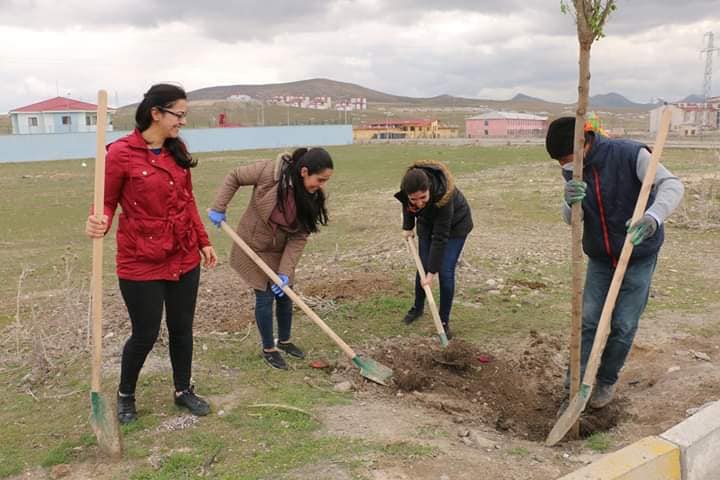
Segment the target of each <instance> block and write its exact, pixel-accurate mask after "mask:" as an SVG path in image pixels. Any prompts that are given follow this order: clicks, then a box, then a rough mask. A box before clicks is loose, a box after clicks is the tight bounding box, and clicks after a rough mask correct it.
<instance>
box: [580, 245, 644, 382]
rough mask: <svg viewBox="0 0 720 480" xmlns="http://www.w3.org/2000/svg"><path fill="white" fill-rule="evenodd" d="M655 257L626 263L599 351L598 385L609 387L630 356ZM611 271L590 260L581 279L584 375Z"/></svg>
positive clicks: (608, 264) (608, 285)
mask: <svg viewBox="0 0 720 480" xmlns="http://www.w3.org/2000/svg"><path fill="white" fill-rule="evenodd" d="M656 264H657V254H655V255H650V256H648V257H643V258H635V259H632V260H631V261H630V263H628V267H627V270H626V272H625V277H624V278H623V282H622V285H621V287H620V292H619V293H618V297H617V300H616V302H615V309H614V310H613V314H612V319H611V323H610V336H609V337H608V339H607V344H606V345H605V350H604V351H603V355H602V360H601V363H600V369H599V370H598V372H597V376H596V380H597V383H598V384H605V385H613V384H615V382H617V380H618V376H619V374H620V370H621V369H622V367H623V365H624V364H625V359H626V358H627V356H628V353H630V347H632V344H633V340H634V339H635V332H637V328H638V323H639V322H640V316H641V315H642V313H643V311H644V310H645V306H646V305H647V302H648V297H649V295H650V283H651V281H652V276H653V273H654V272H655V265H656ZM613 273H615V269H614V268H613V266H612V265H611V264H610V263H608V262H605V261H602V260H595V259H592V258H590V259H589V260H588V266H587V274H586V276H585V290H584V291H583V319H582V349H581V354H580V365H581V367H580V371H581V372H582V374H583V375H584V373H585V367H586V365H587V363H588V359H589V358H590V352H591V350H592V345H593V341H594V340H595V332H596V331H597V327H598V323H599V322H600V316H601V313H602V309H603V305H604V304H605V297H607V293H608V290H609V289H610V282H611V281H612V277H613Z"/></svg>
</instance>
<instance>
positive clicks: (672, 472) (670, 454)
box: [560, 437, 681, 480]
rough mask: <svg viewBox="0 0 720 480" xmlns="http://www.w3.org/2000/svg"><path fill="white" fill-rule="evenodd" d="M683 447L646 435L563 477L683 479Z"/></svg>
mask: <svg viewBox="0 0 720 480" xmlns="http://www.w3.org/2000/svg"><path fill="white" fill-rule="evenodd" d="M680 479H681V476H680V449H679V448H678V447H677V445H675V444H673V443H671V442H668V441H666V440H663V439H662V438H659V437H646V438H643V439H642V440H639V441H637V442H635V443H633V444H632V445H628V446H627V447H625V448H623V449H621V450H618V451H617V452H613V453H610V454H608V455H605V456H604V457H602V458H601V459H600V460H598V461H596V462H594V463H591V464H590V465H588V466H586V467H584V468H581V469H580V470H576V471H574V472H572V473H570V474H568V475H565V476H564V477H562V478H561V479H560V480H680Z"/></svg>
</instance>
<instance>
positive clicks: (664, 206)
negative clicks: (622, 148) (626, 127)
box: [637, 148, 685, 225]
mask: <svg viewBox="0 0 720 480" xmlns="http://www.w3.org/2000/svg"><path fill="white" fill-rule="evenodd" d="M650 158H651V156H650V152H648V151H647V150H646V149H644V148H641V149H640V152H639V153H638V157H637V177H638V179H639V180H640V181H641V182H642V180H643V178H645V172H647V169H648V165H649V164H650ZM653 189H654V190H655V201H654V202H653V203H652V205H650V207H649V208H648V209H647V214H648V215H650V216H651V217H653V218H654V219H655V220H657V222H658V224H659V225H662V223H663V222H664V221H665V220H666V219H667V218H668V217H669V216H670V215H671V214H672V213H673V212H674V211H675V209H676V208H677V207H678V206H679V205H680V202H681V201H682V198H683V194H684V193H685V187H684V186H683V184H682V182H681V181H680V179H679V178H678V177H676V176H675V175H673V174H672V172H670V170H668V169H667V168H665V167H664V166H663V165H662V164H661V163H658V166H657V172H656V173H655V181H654V182H653Z"/></svg>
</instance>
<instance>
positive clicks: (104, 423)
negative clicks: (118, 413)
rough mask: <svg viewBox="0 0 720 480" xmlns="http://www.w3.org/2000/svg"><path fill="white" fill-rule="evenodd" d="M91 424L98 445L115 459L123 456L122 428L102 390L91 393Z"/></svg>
mask: <svg viewBox="0 0 720 480" xmlns="http://www.w3.org/2000/svg"><path fill="white" fill-rule="evenodd" d="M90 403H91V405H92V410H91V412H90V426H91V427H92V430H93V432H94V433H95V438H97V442H98V446H99V447H100V449H101V450H102V451H103V452H105V454H106V455H107V456H109V457H110V458H111V459H113V460H119V459H120V458H122V440H121V439H120V429H119V428H118V421H117V418H116V417H115V414H114V412H113V411H112V409H111V408H108V407H109V402H107V401H106V400H105V398H103V396H102V394H101V393H100V392H91V393H90Z"/></svg>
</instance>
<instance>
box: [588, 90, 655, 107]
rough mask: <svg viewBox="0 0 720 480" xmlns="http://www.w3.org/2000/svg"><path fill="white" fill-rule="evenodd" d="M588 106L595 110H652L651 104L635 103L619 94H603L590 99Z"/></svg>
mask: <svg viewBox="0 0 720 480" xmlns="http://www.w3.org/2000/svg"><path fill="white" fill-rule="evenodd" d="M590 106H591V107H595V108H608V107H611V108H648V109H649V108H652V107H654V105H653V104H649V103H647V104H646V103H635V102H633V101H631V100H628V99H627V98H625V97H623V96H622V95H620V94H619V93H605V94H602V95H593V96H591V97H590Z"/></svg>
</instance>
